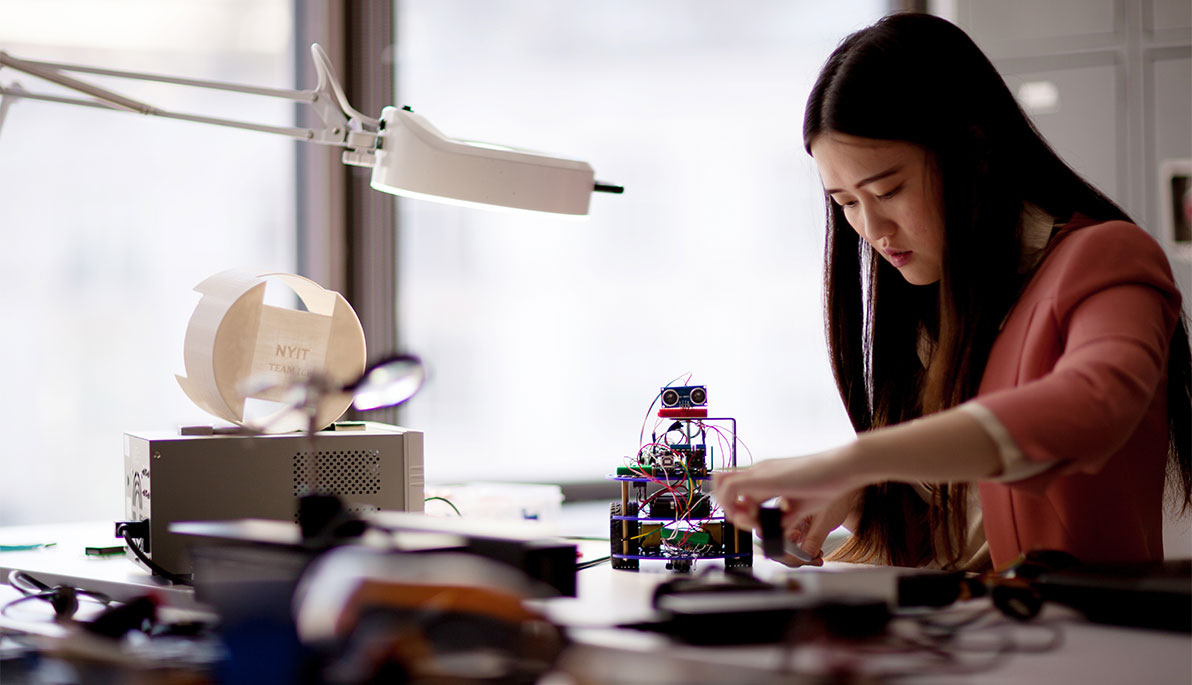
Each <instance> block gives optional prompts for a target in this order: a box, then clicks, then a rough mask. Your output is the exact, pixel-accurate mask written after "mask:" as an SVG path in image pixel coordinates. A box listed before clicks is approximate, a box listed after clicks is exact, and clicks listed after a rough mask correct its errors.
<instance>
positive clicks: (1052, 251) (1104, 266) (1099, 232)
mask: <svg viewBox="0 0 1192 685" xmlns="http://www.w3.org/2000/svg"><path fill="white" fill-rule="evenodd" d="M1051 241H1052V245H1049V246H1048V254H1047V256H1046V257H1045V258H1044V259H1043V262H1042V263H1041V264H1040V265H1039V269H1038V273H1037V277H1038V278H1041V279H1043V280H1050V281H1056V282H1063V284H1064V285H1065V286H1066V287H1069V288H1070V287H1074V286H1080V285H1083V286H1084V287H1085V288H1099V287H1106V286H1108V285H1112V284H1115V283H1138V284H1141V285H1151V286H1154V287H1157V288H1160V289H1162V290H1170V291H1175V289H1176V286H1175V280H1174V278H1173V277H1172V272H1171V265H1170V263H1168V261H1167V255H1166V254H1165V253H1164V251H1163V248H1162V246H1160V245H1159V242H1158V241H1156V240H1155V239H1154V237H1152V236H1151V235H1150V234H1149V233H1147V232H1146V231H1145V230H1144V229H1142V228H1141V227H1139V226H1138V225H1136V224H1133V223H1130V222H1129V221H1117V220H1115V221H1096V220H1092V219H1089V218H1087V217H1083V216H1079V215H1077V216H1075V217H1073V218H1072V220H1071V221H1069V222H1068V223H1067V225H1065V226H1064V228H1063V229H1061V230H1060V231H1059V232H1058V233H1057V234H1056V235H1055V236H1054V237H1053V238H1052V239H1051Z"/></svg>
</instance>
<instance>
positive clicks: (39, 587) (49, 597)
mask: <svg viewBox="0 0 1192 685" xmlns="http://www.w3.org/2000/svg"><path fill="white" fill-rule="evenodd" d="M8 584H9V585H11V586H12V587H14V588H16V590H17V591H18V592H20V593H21V594H22V595H24V596H23V597H18V598H17V599H14V600H12V601H11V602H9V603H7V604H5V605H4V607H3V608H2V609H0V614H2V615H4V616H7V615H8V610H9V609H11V608H12V607H14V606H16V605H18V604H21V603H23V602H28V601H32V600H37V599H40V600H42V601H45V602H48V603H49V604H50V606H52V607H54V617H55V618H56V619H58V620H60V621H68V620H70V619H72V618H74V615H75V612H77V611H78V610H79V598H80V597H83V598H85V599H89V600H91V601H93V602H95V603H96V604H100V605H103V606H107V605H109V604H111V603H112V598H111V597H108V596H107V595H105V594H104V593H102V592H91V591H90V590H80V589H79V588H76V587H72V586H70V585H54V586H50V585H46V584H45V583H43V582H41V581H40V580H38V579H37V578H34V577H33V576H31V575H29V574H28V573H26V572H24V571H13V572H11V573H9V574H8Z"/></svg>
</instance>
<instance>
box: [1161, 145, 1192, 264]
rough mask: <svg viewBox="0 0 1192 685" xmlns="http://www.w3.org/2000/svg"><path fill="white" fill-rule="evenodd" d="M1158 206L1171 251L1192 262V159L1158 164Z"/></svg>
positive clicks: (1172, 160) (1170, 160) (1173, 160)
mask: <svg viewBox="0 0 1192 685" xmlns="http://www.w3.org/2000/svg"><path fill="white" fill-rule="evenodd" d="M1159 206H1160V215H1161V216H1162V217H1163V235H1164V236H1165V238H1166V241H1167V244H1168V245H1169V246H1170V247H1171V250H1172V253H1173V254H1174V255H1175V256H1176V257H1179V258H1180V259H1182V260H1184V261H1192V159H1168V160H1164V162H1163V163H1162V164H1161V165H1160V166H1159Z"/></svg>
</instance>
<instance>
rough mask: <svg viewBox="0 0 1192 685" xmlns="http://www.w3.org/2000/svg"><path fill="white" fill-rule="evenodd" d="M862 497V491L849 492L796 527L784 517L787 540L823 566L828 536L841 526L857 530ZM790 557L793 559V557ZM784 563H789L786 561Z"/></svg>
mask: <svg viewBox="0 0 1192 685" xmlns="http://www.w3.org/2000/svg"><path fill="white" fill-rule="evenodd" d="M860 496H861V490H852V491H850V492H847V493H845V494H844V495H843V496H842V497H840V498H838V499H836V500H835V501H834V502H832V503H831V504H829V505H828V506H827V508H825V509H824V510H823V511H822V512H820V513H818V514H813V515H811V516H805V517H803V519H802V520H800V521H795V522H794V525H791V519H790V518H789V517H788V516H785V515H784V516H783V522H782V523H783V529H784V530H785V531H787V539H788V540H790V541H791V542H794V543H795V544H797V545H799V547H801V548H802V549H803V551H804V552H806V553H807V555H808V556H810V557H812V558H813V559H816V560H817V561H818V562H819V563H820V564H822V563H823V558H822V554H823V549H824V540H827V539H828V534H829V533H831V532H832V531H834V530H836V529H837V528H839V527H840V526H841V525H843V526H845V527H846V528H848V529H849V530H855V529H856V527H857V518H858V516H857V514H858V511H857V505H858V504H859V502H860ZM784 503H785V502H784ZM789 556H791V557H792V558H793V555H789ZM783 563H787V562H786V561H785V560H784V561H783ZM788 565H795V564H789V563H788Z"/></svg>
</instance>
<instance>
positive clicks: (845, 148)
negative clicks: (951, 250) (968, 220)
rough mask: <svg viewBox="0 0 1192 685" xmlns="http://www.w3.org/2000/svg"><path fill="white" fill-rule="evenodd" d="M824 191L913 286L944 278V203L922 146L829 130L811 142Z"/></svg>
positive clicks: (933, 165)
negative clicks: (942, 274) (942, 276)
mask: <svg viewBox="0 0 1192 685" xmlns="http://www.w3.org/2000/svg"><path fill="white" fill-rule="evenodd" d="M811 156H812V157H814V158H815V163H816V165H818V166H819V173H820V180H821V181H823V184H824V192H825V193H827V195H828V197H830V198H831V199H832V201H833V202H835V203H836V204H838V205H840V207H841V208H842V210H843V212H844V216H845V218H847V219H848V222H849V225H851V226H852V227H853V230H854V231H856V232H857V233H858V234H859V235H860V236H861V237H862V238H864V239H865V242H867V243H869V244H870V245H872V246H873V249H875V250H877V252H878V254H880V255H881V256H882V258H884V259H885V260H886V261H888V262H890V264H891V265H893V266H894V267H895V268H897V269H898V271H899V273H901V274H902V277H903V278H905V279H906V280H907V282H909V283H911V284H913V285H928V284H930V283H935V282H936V281H938V280H939V279H940V274H941V273H942V270H943V252H944V202H943V195H942V193H941V190H940V177H939V170H938V169H937V168H936V165H935V163H934V161H933V160H932V158H931V155H929V154H928V153H927V150H926V149H925V148H923V147H922V146H919V145H915V144H914V143H907V142H903V141H893V140H874V139H871V138H859V137H857V136H850V135H847V134H844V133H834V132H831V131H828V132H825V133H822V134H820V135H819V137H817V138H816V139H815V140H814V141H812V143H811Z"/></svg>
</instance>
